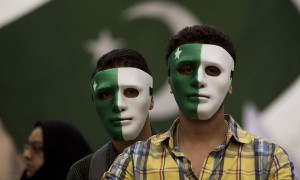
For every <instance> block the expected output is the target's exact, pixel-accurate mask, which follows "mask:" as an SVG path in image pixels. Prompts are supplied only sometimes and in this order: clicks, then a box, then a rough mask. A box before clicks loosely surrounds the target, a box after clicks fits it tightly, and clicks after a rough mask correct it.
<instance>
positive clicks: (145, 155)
mask: <svg viewBox="0 0 300 180" xmlns="http://www.w3.org/2000/svg"><path fill="white" fill-rule="evenodd" d="M225 119H226V120H227V121H228V122H229V127H230V128H229V130H228V136H227V142H226V146H225V147H221V148H219V149H215V150H214V151H213V152H211V153H210V154H209V155H208V156H207V157H206V159H205V161H204V163H203V168H202V170H201V173H200V176H199V177H196V176H195V174H194V172H193V169H192V165H191V162H190V161H189V160H188V159H187V158H186V157H185V156H184V154H183V153H182V152H180V151H179V149H178V148H177V147H174V145H173V138H172V137H173V136H172V135H173V132H174V129H175V127H176V125H177V123H178V121H175V122H174V123H173V125H172V127H171V128H170V130H169V131H167V132H165V133H163V134H158V135H155V136H152V137H151V138H150V139H149V140H148V141H145V142H142V141H140V142H137V143H136V144H133V145H132V146H130V147H128V148H127V149H125V150H124V152H123V153H122V154H120V155H119V156H118V158H117V159H116V160H115V162H114V163H113V164H112V166H111V167H110V169H109V171H108V172H106V173H105V174H104V176H103V178H102V179H150V180H152V179H153V180H154V179H155V180H156V179H170V180H176V179H297V178H296V177H295V175H294V173H293V169H294V166H293V163H292V162H291V161H289V159H288V155H287V153H286V152H285V151H284V149H282V148H281V147H279V146H278V145H276V144H274V143H272V142H270V141H268V140H266V139H263V138H261V137H258V136H254V135H252V134H250V133H249V132H247V131H245V130H243V129H241V127H240V126H239V125H238V124H237V123H236V122H235V121H234V119H233V118H232V117H231V116H230V115H225Z"/></svg>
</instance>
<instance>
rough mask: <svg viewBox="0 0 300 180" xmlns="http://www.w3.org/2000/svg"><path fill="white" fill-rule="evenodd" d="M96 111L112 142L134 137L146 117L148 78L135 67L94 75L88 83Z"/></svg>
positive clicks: (149, 98) (148, 106)
mask: <svg viewBox="0 0 300 180" xmlns="http://www.w3.org/2000/svg"><path fill="white" fill-rule="evenodd" d="M92 81H93V82H92V84H94V86H93V87H94V89H93V97H94V103H95V107H96V110H97V112H98V115H99V117H100V119H101V120H102V122H103V123H104V126H105V128H106V129H107V131H108V133H109V134H110V136H111V137H112V138H113V139H114V140H115V141H129V140H134V139H135V138H137V136H138V135H139V133H140V132H141V130H142V128H143V127H144V124H145V121H146V119H147V116H148V111H149V108H150V103H151V95H150V88H152V77H151V76H150V75H149V74H147V73H146V72H144V71H142V70H140V69H137V68H127V67H126V68H125V67H124V68H113V69H108V70H104V71H100V72H98V73H97V74H96V75H95V77H94V78H93V80H92Z"/></svg>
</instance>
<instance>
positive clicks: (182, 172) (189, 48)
mask: <svg viewBox="0 0 300 180" xmlns="http://www.w3.org/2000/svg"><path fill="white" fill-rule="evenodd" d="M166 61H167V65H168V71H169V79H168V80H169V84H170V87H171V92H172V93H173V95H174V97H175V100H176V103H177V105H178V107H179V109H180V112H179V117H178V118H177V119H176V120H175V121H174V123H173V125H172V126H171V128H170V129H169V131H167V132H166V133H164V134H160V135H156V136H152V137H151V138H150V139H149V140H148V141H146V142H138V143H136V144H134V145H132V146H130V147H129V148H127V149H125V150H124V153H123V154H122V155H120V156H119V157H118V158H117V159H116V161H115V162H114V163H113V164H112V167H111V168H110V169H109V171H108V172H107V173H105V175H104V177H103V179H294V178H295V177H294V173H293V164H292V162H290V161H289V159H288V155H287V153H286V152H285V151H284V150H283V149H282V148H281V147H280V146H278V145H276V144H274V143H272V142H270V141H268V140H266V139H263V138H261V137H257V136H254V135H252V134H250V133H249V132H247V131H245V130H243V129H242V128H241V127H240V126H239V125H238V124H237V122H236V121H235V120H234V119H233V117H232V116H231V115H229V114H225V112H224V101H225V98H226V96H229V95H231V94H232V78H233V72H234V65H235V61H236V52H235V48H234V46H233V43H232V41H231V40H230V38H229V37H228V36H227V35H225V34H224V33H223V32H221V31H220V30H218V29H217V28H215V27H214V26H209V25H195V26H191V27H186V28H184V29H182V30H181V31H179V32H178V33H177V34H176V35H174V36H173V37H172V38H171V39H170V41H169V43H168V45H167V53H166Z"/></svg>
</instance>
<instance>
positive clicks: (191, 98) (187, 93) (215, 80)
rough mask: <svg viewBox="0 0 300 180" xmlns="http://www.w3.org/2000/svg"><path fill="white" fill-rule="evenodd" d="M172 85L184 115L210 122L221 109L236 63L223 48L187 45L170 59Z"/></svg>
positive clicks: (195, 44)
mask: <svg viewBox="0 0 300 180" xmlns="http://www.w3.org/2000/svg"><path fill="white" fill-rule="evenodd" d="M168 66H169V70H170V77H169V80H170V85H171V89H172V91H173V94H174V97H175V100H176V102H177V104H178V106H179V109H180V110H181V112H182V113H183V115H184V116H185V117H186V118H187V119H189V120H207V119H209V118H211V117H212V116H213V115H214V114H215V113H216V112H217V110H218V109H219V108H220V106H221V105H222V103H223V102H224V99H225V97H226V94H227V92H228V89H229V87H230V84H231V81H232V77H231V76H232V72H233V71H234V61H233V59H232V57H231V56H230V54H229V53H228V52H227V51H226V50H225V49H223V48H222V47H220V46H216V45H210V44H198V43H193V44H184V45H181V46H179V47H177V48H176V49H175V50H174V52H172V54H171V55H170V56H169V58H168Z"/></svg>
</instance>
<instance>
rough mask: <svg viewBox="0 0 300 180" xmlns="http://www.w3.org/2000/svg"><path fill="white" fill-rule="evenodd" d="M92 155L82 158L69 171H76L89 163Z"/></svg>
mask: <svg viewBox="0 0 300 180" xmlns="http://www.w3.org/2000/svg"><path fill="white" fill-rule="evenodd" d="M93 155H94V153H91V154H89V155H87V156H85V157H83V158H82V159H80V160H78V161H76V162H75V163H74V164H73V165H72V166H71V167H70V170H76V169H79V168H81V167H84V166H85V165H86V164H87V163H88V164H89V163H90V160H91V158H92V157H93Z"/></svg>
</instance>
